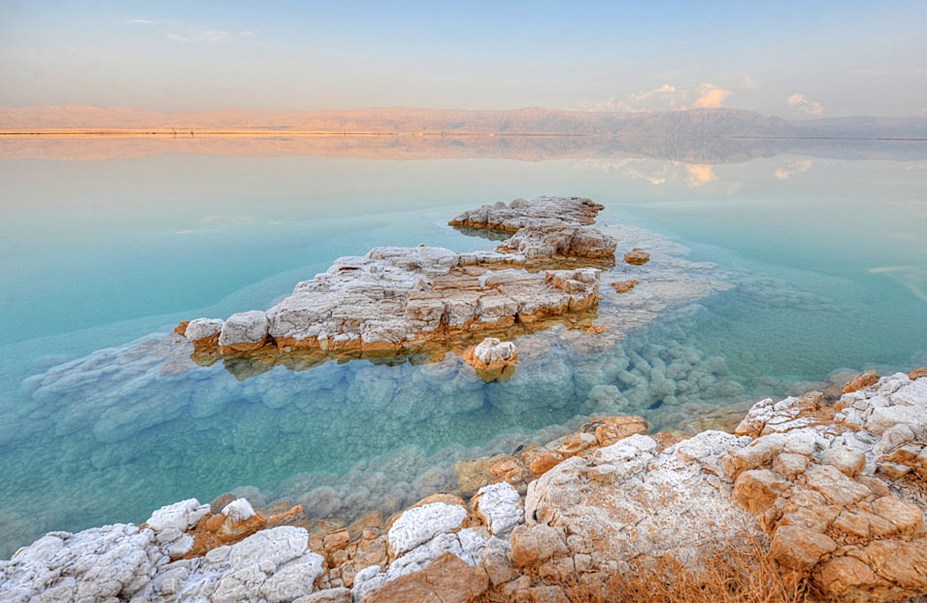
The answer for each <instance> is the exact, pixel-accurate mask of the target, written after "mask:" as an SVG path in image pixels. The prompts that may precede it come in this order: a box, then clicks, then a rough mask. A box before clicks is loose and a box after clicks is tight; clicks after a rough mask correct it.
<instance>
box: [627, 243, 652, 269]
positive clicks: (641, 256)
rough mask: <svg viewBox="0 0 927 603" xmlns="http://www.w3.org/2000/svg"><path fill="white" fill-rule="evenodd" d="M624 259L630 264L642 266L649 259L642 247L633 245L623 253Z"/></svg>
mask: <svg viewBox="0 0 927 603" xmlns="http://www.w3.org/2000/svg"><path fill="white" fill-rule="evenodd" d="M624 261H625V262H627V263H628V264H631V265H632V266H643V265H644V264H646V263H647V262H649V261H650V254H649V253H647V252H646V251H644V250H643V249H638V248H637V247H635V248H634V249H632V250H631V251H629V252H627V253H626V254H624Z"/></svg>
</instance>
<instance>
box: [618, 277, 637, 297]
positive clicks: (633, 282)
mask: <svg viewBox="0 0 927 603" xmlns="http://www.w3.org/2000/svg"><path fill="white" fill-rule="evenodd" d="M640 284H641V282H640V281H639V280H637V279H636V278H629V279H628V280H626V281H615V282H614V283H612V288H613V289H614V290H615V293H617V294H619V295H621V294H623V293H627V292H628V291H630V290H631V289H633V288H634V287H636V286H638V285H640Z"/></svg>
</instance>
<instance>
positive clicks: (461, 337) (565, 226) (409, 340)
mask: <svg viewBox="0 0 927 603" xmlns="http://www.w3.org/2000/svg"><path fill="white" fill-rule="evenodd" d="M602 209H603V206H602V205H598V204H596V203H593V202H592V201H590V200H589V199H580V198H577V197H540V198H538V199H535V200H533V201H525V200H522V199H517V200H515V201H513V202H511V203H510V204H504V203H497V204H496V205H491V206H489V205H487V206H483V207H481V208H479V209H477V210H473V211H471V212H466V213H464V214H462V215H461V216H458V217H457V218H455V219H454V220H452V221H451V224H452V225H457V226H462V227H467V228H474V229H491V230H502V231H505V232H513V233H514V235H513V236H512V237H511V238H509V239H507V240H506V241H504V242H503V243H502V244H501V245H499V247H498V248H497V250H496V251H494V252H474V253H455V252H453V251H451V250H448V249H443V248H439V247H426V246H420V247H413V248H407V247H378V248H376V249H373V250H371V251H370V252H369V253H368V254H367V255H366V256H362V257H343V258H339V259H338V260H336V261H335V263H334V265H333V266H332V267H331V268H330V269H329V270H328V271H327V272H326V273H324V274H320V275H317V276H316V277H315V278H313V279H311V280H308V281H304V282H301V283H299V284H298V285H296V288H295V289H294V291H293V293H292V294H291V295H290V296H288V297H286V298H284V299H283V300H282V301H280V302H279V303H278V304H277V305H275V306H274V307H272V308H271V309H270V310H268V311H266V312H264V311H260V310H252V311H249V312H241V313H237V314H233V315H232V316H230V317H229V318H227V319H226V320H225V321H221V320H219V319H208V318H199V319H196V320H192V321H190V322H189V323H186V324H184V323H181V325H179V326H178V328H177V332H178V333H179V334H181V335H183V336H185V337H186V338H187V339H189V340H190V341H192V342H193V344H194V346H195V347H196V353H197V354H198V356H199V357H200V358H202V359H204V360H205V361H207V362H208V361H212V360H215V359H216V358H218V357H221V356H228V355H234V354H253V355H254V356H255V357H257V358H263V359H265V360H267V361H268V362H273V361H274V359H275V358H278V357H281V356H285V355H290V354H300V353H303V354H305V353H308V354H317V355H319V358H320V359H328V358H332V357H337V358H351V357H361V356H368V357H369V356H390V355H393V356H395V355H403V354H405V355H410V354H417V353H429V352H435V353H439V355H440V356H443V354H444V353H446V352H447V351H449V350H462V348H465V347H466V346H467V345H469V342H470V341H472V340H473V339H474V338H477V337H479V338H480V339H481V338H482V337H484V336H485V335H486V334H491V333H496V332H498V333H507V332H514V333H519V332H521V333H527V332H532V331H535V330H538V329H541V328H545V327H546V326H549V325H550V324H551V322H552V321H553V322H559V323H567V324H570V325H573V324H574V323H575V322H576V321H577V320H581V319H582V318H584V317H586V316H588V315H589V313H591V312H594V310H595V308H596V306H597V303H598V295H599V280H600V278H599V272H600V271H599V270H598V268H599V267H603V266H608V265H611V264H613V263H614V258H615V247H616V245H617V240H616V239H615V238H614V237H612V236H610V235H607V234H605V233H603V232H602V231H600V230H599V229H597V228H594V227H592V226H589V225H590V224H592V223H593V222H594V221H595V216H596V214H597V213H598V212H599V211H601V210H602ZM278 359H279V358H278Z"/></svg>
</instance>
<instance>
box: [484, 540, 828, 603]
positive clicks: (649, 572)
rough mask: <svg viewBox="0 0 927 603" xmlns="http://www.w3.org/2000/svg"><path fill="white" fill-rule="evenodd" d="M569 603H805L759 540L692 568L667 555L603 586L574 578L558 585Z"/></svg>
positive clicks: (524, 597)
mask: <svg viewBox="0 0 927 603" xmlns="http://www.w3.org/2000/svg"><path fill="white" fill-rule="evenodd" d="M561 586H562V588H563V592H564V593H565V594H566V596H567V598H568V599H569V600H570V601H571V602H574V603H617V602H620V603H652V602H655V601H659V602H661V603H663V602H665V603H706V602H710V603H809V602H811V601H816V600H817V599H816V598H815V597H813V596H812V595H811V592H810V588H809V584H808V581H807V578H806V577H803V576H799V575H796V574H795V573H792V572H787V571H785V570H783V569H782V568H780V567H779V566H778V565H777V564H776V563H775V562H774V561H772V560H771V559H770V558H769V555H768V554H767V552H766V547H765V546H763V544H762V543H760V542H748V543H745V544H738V545H736V546H729V547H726V548H724V549H723V550H719V551H718V552H717V553H715V554H713V555H711V556H710V557H708V558H707V559H704V560H703V563H702V564H701V567H700V568H699V569H693V568H691V567H688V566H686V565H684V564H683V563H680V562H679V561H677V560H676V559H674V558H672V557H664V558H661V559H660V560H658V561H656V562H653V560H651V561H650V563H647V564H644V563H632V564H631V568H630V571H626V572H624V573H620V574H615V575H613V576H611V577H609V579H608V580H607V581H605V583H604V584H602V583H598V584H596V583H594V582H592V581H590V580H574V581H571V582H570V583H568V584H561ZM532 599H533V598H532V597H531V596H530V595H529V594H528V593H518V595H516V596H515V597H512V596H506V595H505V594H504V593H502V592H501V591H496V592H490V593H487V595H485V596H484V598H483V599H482V600H483V601H484V602H485V603H497V602H499V603H501V602H505V601H512V600H517V601H528V602H530V601H532Z"/></svg>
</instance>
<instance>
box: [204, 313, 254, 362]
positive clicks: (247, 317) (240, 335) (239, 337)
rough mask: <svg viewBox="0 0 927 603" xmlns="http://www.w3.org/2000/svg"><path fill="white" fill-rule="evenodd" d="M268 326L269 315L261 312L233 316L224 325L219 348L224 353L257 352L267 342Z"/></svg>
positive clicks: (220, 334)
mask: <svg viewBox="0 0 927 603" xmlns="http://www.w3.org/2000/svg"><path fill="white" fill-rule="evenodd" d="M267 326H268V322H267V314H265V313H264V312H261V311H260V310H252V311H250V312H239V313H238V314H232V315H231V316H229V317H228V319H227V320H226V321H225V323H224V324H223V325H222V331H221V332H220V333H219V347H220V349H221V350H222V351H223V353H229V352H248V351H250V350H256V349H258V348H260V347H262V346H263V345H264V342H265V341H266V340H267ZM188 328H189V327H188Z"/></svg>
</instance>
